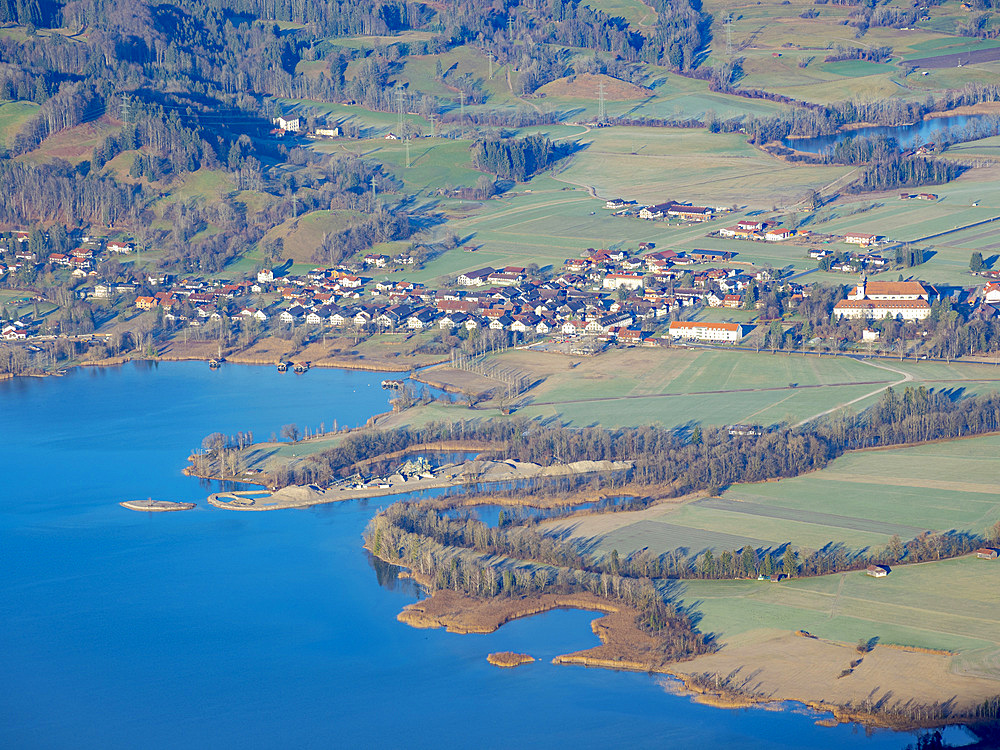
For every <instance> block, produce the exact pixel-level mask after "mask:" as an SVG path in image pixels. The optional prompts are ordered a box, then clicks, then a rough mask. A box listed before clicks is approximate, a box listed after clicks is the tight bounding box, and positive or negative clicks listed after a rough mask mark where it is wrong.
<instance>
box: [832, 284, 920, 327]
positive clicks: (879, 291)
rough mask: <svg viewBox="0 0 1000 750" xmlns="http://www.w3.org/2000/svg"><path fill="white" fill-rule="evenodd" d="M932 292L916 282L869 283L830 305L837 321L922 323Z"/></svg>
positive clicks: (860, 285) (859, 286) (857, 287)
mask: <svg viewBox="0 0 1000 750" xmlns="http://www.w3.org/2000/svg"><path fill="white" fill-rule="evenodd" d="M931 296H932V291H931V290H929V289H928V288H927V287H925V286H924V285H923V284H921V283H920V282H919V281H868V280H867V279H866V278H865V277H863V276H862V277H861V281H860V282H859V283H858V285H857V286H856V287H855V288H854V289H853V290H851V292H850V293H849V294H848V295H847V299H843V300H841V301H840V302H838V303H837V304H836V305H834V306H833V314H834V315H835V316H836V317H837V319H838V320H839V319H842V318H847V319H849V320H876V319H880V318H896V319H897V320H923V319H924V318H926V317H928V316H929V315H930V314H931V306H930V298H931Z"/></svg>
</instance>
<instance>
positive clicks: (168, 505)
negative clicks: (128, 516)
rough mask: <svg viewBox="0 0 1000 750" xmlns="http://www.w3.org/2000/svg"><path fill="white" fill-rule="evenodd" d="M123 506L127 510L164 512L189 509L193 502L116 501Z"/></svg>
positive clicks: (193, 505) (193, 504)
mask: <svg viewBox="0 0 1000 750" xmlns="http://www.w3.org/2000/svg"><path fill="white" fill-rule="evenodd" d="M118 504H119V505H120V506H122V507H123V508H128V509H129V510H144V511H148V512H150V513H166V512H169V511H175V510H191V509H192V508H193V507H195V503H177V502H173V501H171V500H153V499H148V498H147V499H146V500H126V501H124V502H121V503H118Z"/></svg>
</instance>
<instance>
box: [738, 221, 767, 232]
mask: <svg viewBox="0 0 1000 750" xmlns="http://www.w3.org/2000/svg"><path fill="white" fill-rule="evenodd" d="M736 226H737V227H738V228H739V229H742V230H743V231H744V232H759V231H760V230H761V229H763V228H764V227H765V226H766V224H765V222H763V221H757V220H756V219H743V221H738V222H736Z"/></svg>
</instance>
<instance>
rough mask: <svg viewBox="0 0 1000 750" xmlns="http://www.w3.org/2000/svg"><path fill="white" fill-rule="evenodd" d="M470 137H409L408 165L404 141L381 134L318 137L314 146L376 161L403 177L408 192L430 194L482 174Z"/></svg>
mask: <svg viewBox="0 0 1000 750" xmlns="http://www.w3.org/2000/svg"><path fill="white" fill-rule="evenodd" d="M470 144H471V141H467V140H454V139H446V138H415V139H413V140H411V141H410V144H409V153H410V166H409V167H407V166H406V163H407V162H406V153H407V144H406V142H405V141H401V140H400V141H387V140H384V139H382V138H377V139H374V140H362V141H318V142H317V143H316V144H315V145H314V146H313V148H314V149H315V150H316V151H320V152H323V153H350V154H355V155H357V156H363V157H364V158H366V159H369V160H372V161H377V162H379V163H380V164H382V165H383V167H385V171H386V172H388V173H390V174H392V175H393V176H394V177H396V178H398V179H400V180H402V181H403V183H404V185H405V188H404V190H405V191H406V192H407V193H409V194H424V195H429V194H431V193H433V192H436V191H438V190H441V189H448V188H457V187H471V186H473V185H475V184H476V181H477V180H479V178H480V177H482V176H483V173H482V172H479V171H477V170H475V169H473V168H472V160H471V158H470V156H469V146H470Z"/></svg>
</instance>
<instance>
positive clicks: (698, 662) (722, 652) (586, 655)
mask: <svg viewBox="0 0 1000 750" xmlns="http://www.w3.org/2000/svg"><path fill="white" fill-rule="evenodd" d="M369 551H370V550H369ZM378 557H379V558H380V559H382V560H385V561H386V562H389V563H390V564H393V565H399V563H398V562H393V561H392V560H386V559H385V558H384V557H381V556H378ZM407 577H411V578H414V579H415V580H417V582H418V583H420V584H421V585H424V586H425V587H426V584H427V583H428V581H425V580H421V579H422V578H423V577H422V576H419V575H414V574H413V573H409V574H407ZM555 609H579V610H584V611H596V612H598V613H600V614H599V616H598V617H596V618H595V619H594V620H592V621H591V630H592V631H593V633H594V634H595V635H596V636H597V637H598V639H599V640H600V645H598V646H594V647H592V648H588V649H583V650H581V651H576V652H573V653H569V654H561V655H558V656H556V657H554V658H553V659H552V663H553V664H557V665H576V666H583V667H590V668H599V669H614V670H619V671H632V672H647V673H649V674H651V675H654V674H658V675H662V676H663V677H665V678H669V679H670V680H672V682H671V683H669V684H667V683H664V684H663V686H664V688H666V689H671V688H672V692H675V693H677V694H679V695H686V696H688V697H690V698H691V699H692V700H694V701H695V702H698V703H701V704H703V705H708V706H712V707H716V708H747V707H763V706H767V705H772V706H773V705H776V704H780V703H795V704H798V705H801V706H805V707H807V708H809V709H812V710H814V711H816V712H818V713H823V714H830V717H828V718H821V719H820V721H821V722H824V723H825V725H827V726H835V725H837V724H846V723H855V724H860V725H862V726H864V727H868V728H880V729H892V730H897V731H910V730H917V729H932V728H940V727H944V726H950V725H968V724H975V723H977V721H979V722H985V721H988V720H987V719H977V717H976V716H975V708H976V706H977V705H979V704H980V703H981V702H982V700H981V696H980V695H977V696H976V697H975V698H969V699H967V700H965V701H964V702H963V703H962V704H959V705H957V706H955V710H954V713H953V714H951V715H943V716H938V717H934V718H931V717H927V718H923V719H916V718H911V717H909V716H904V715H903V714H902V711H904V710H905V709H906V708H911V709H912V708H914V707H917V708H922V707H927V708H930V707H932V706H934V705H936V704H940V703H942V702H950V701H951V700H953V699H954V697H955V696H954V695H944V693H946V692H948V690H947V688H945V689H944V690H943V692H941V695H940V700H935V701H933V702H930V703H927V704H924V703H919V704H914V702H913V699H912V698H909V699H908V700H905V701H904V700H903V698H906V697H907V696H905V695H904V696H902V697H899V698H897V699H896V701H895V702H894V703H893V704H892V705H888V700H889V698H890V697H893V696H895V694H896V693H897V692H900V691H901V690H902V692H904V693H905V686H906V683H907V682H908V681H910V677H909V676H908V675H905V674H904V675H900V676H899V677H898V678H897V681H896V683H893V684H888V685H883V686H880V687H877V688H875V690H878V691H879V696H878V697H879V700H878V701H871V700H870V695H868V694H866V692H865V691H866V690H867V689H868V686H867V684H866V685H865V686H864V687H862V688H860V689H859V690H858V691H857V692H856V694H855V695H854V696H853V697H852V699H851V700H850V701H848V702H844V703H838V702H837V701H835V700H830V699H826V698H823V697H815V696H811V695H808V694H800V695H795V694H792V693H793V692H794V689H795V688H794V687H793V688H789V689H772V686H771V685H770V684H768V685H767V686H766V689H765V690H759V689H758V690H754V688H755V687H757V686H758V684H759V683H757V682H755V680H756V676H757V674H758V673H760V672H762V671H764V670H766V669H768V658H767V657H768V656H770V654H765V656H764V657H761V658H757V659H756V660H755V659H754V658H753V655H752V651H753V647H750V646H749V645H748V644H742V645H736V646H733V645H730V644H723V646H722V648H720V649H719V650H717V651H716V652H714V653H710V654H705V655H701V656H695V657H693V658H691V659H685V660H680V661H678V660H673V661H665V660H661V659H657V658H656V652H655V650H654V649H653V648H650V647H648V645H647V644H644V643H643V640H644V639H648V640H649V641H653V639H652V637H651V636H648V635H647V634H645V633H643V632H642V631H640V630H639V629H638V628H637V627H636V625H635V612H634V611H632V610H631V608H629V607H626V606H624V605H620V604H618V603H611V602H608V601H605V600H602V599H600V598H599V597H596V596H594V595H592V594H589V593H581V594H565V595H563V594H541V595H536V596H532V597H522V598H519V599H499V600H491V599H486V600H479V599H473V598H472V597H468V596H465V595H463V594H459V593H456V592H454V591H451V590H447V589H445V590H439V591H436V592H434V593H433V594H431V595H430V596H429V597H427V598H426V599H422V600H420V601H418V602H415V603H413V604H409V605H407V606H406V607H404V608H403V610H402V611H401V612H400V613H399V614H398V615H397V616H396V619H397V620H399V621H400V622H402V623H404V624H406V625H409V626H410V627H414V628H420V629H432V628H444V629H445V631H446V632H448V633H454V634H457V635H466V634H486V633H492V632H495V631H496V630H498V629H499V628H500V627H502V626H503V625H505V624H507V623H509V622H512V621H514V620H516V619H521V618H524V617H531V616H533V615H536V614H541V613H544V612H549V611H552V610H555ZM791 639H794V640H797V641H800V642H803V643H805V644H806V646H807V650H813V651H821V650H830V651H834V652H835V653H836V654H837V656H839V657H842V658H845V659H849V658H850V657H851V656H858V654H857V653H856V650H855V649H854V647H852V646H850V645H848V644H843V643H838V642H835V641H828V640H824V639H818V638H815V637H812V636H810V637H808V638H806V637H803V636H799V635H795V634H792V633H786V634H784V635H783V636H782V637H781V638H780V639H774V640H776V641H777V642H778V643H779V644H780V647H781V648H787V643H788V641H789V640H791ZM814 644H815V645H814ZM765 645H766V644H765ZM727 652H728V653H727ZM911 657H923V658H922V659H920V662H921V663H919V664H916V665H914V664H910V665H909V666H910V668H911V671H912V669H913V668H914V667H915V668H916V669H917V671H920V670H922V669H923V666H924V664H925V663H928V664H929V663H932V662H933V663H934V664H935V666H936V670H934V671H941V669H942V668H944V666H945V662H946V661H950V656H948V655H945V654H939V653H933V652H932V653H925V652H922V651H919V650H916V649H912V648H910V647H906V646H897V645H894V644H886V645H879V646H876V647H875V648H874V649H873V650H872V651H871V652H869V653H868V654H866V655H863V657H862V659H861V660H860V661H861V662H863V661H864V660H865V659H869V660H872V659H881V660H882V661H885V662H887V663H888V664H889V665H890V667H891V666H895V665H898V664H901V663H904V662H906V661H911V660H912V659H911ZM709 660H715V661H717V662H722V663H723V664H725V666H724V667H723V669H721V670H719V671H715V672H700V671H699V668H701V667H703V666H704V665H705V663H706V662H708V663H712V662H710V661H709ZM734 664H735V665H736V666H733V665H734ZM797 664H800V666H801V667H802V670H803V671H804V672H805V673H806V678H807V679H812V678H813V677H814V676H815V674H814V673H815V672H816V671H817V670H816V669H815V668H814V667H813V665H811V664H810V663H809V662H808V661H802V662H800V663H798V662H797ZM740 672H746V673H748V675H747V676H746V677H742V678H740V679H741V680H742V682H738V681H734V675H738V674H739V673H740ZM840 679H841V678H840V677H838V676H837V675H834V674H829V675H826V680H825V682H827V683H833V682H836V681H837V680H840ZM956 679H960V678H956ZM963 679H964V678H963ZM968 679H972V680H978V681H980V682H983V683H985V682H989V683H992V682H994V681H991V680H990V681H987V680H984V679H982V678H968ZM713 683H714V684H713ZM761 684H762V683H761ZM828 687H829V685H827V684H819V686H818V687H817V686H814V687H813V690H821V691H822V690H825V689H826V688H828ZM991 687H992V686H991ZM995 690H996V693H1000V683H996V686H995ZM806 692H808V691H806ZM871 692H874V691H871ZM984 694H985V693H984ZM990 695H995V693H991V694H990ZM866 702H867V704H868V705H869V708H868V710H865V708H864V706H865V704H866ZM880 706H884V707H885V708H884V710H881V709H880V708H879V707H880ZM893 709H897V710H896V711H894V710H893Z"/></svg>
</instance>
